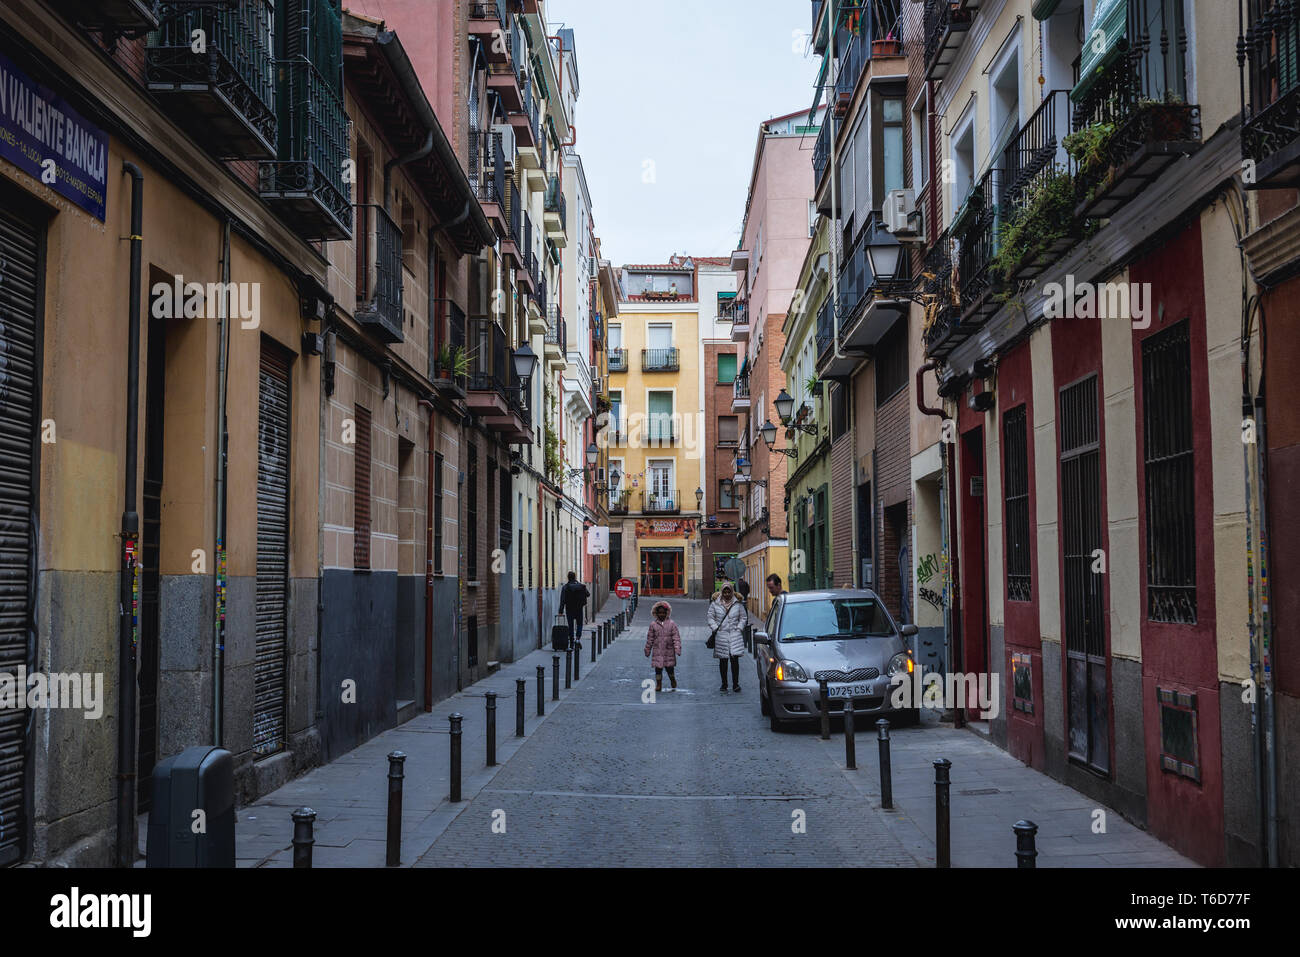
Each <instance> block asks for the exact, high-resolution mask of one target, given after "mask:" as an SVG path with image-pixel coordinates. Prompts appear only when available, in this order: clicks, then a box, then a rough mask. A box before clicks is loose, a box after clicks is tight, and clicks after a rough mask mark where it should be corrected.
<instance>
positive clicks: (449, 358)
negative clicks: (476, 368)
mask: <svg viewBox="0 0 1300 957" xmlns="http://www.w3.org/2000/svg"><path fill="white" fill-rule="evenodd" d="M435 366H436V368H437V371H438V378H439V379H452V378H455V379H463V378H465V376H467V375H469V353H468V352H466V351H465V348H464V347H463V346H453V345H448V344H444V345H443V347H442V348H441V349H439V350H438V354H437V358H436V359H435Z"/></svg>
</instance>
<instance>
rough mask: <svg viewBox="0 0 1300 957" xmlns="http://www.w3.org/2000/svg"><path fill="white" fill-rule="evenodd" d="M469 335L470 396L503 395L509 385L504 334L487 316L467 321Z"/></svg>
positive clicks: (507, 351)
mask: <svg viewBox="0 0 1300 957" xmlns="http://www.w3.org/2000/svg"><path fill="white" fill-rule="evenodd" d="M466 325H467V331H468V333H469V343H468V347H469V384H468V388H469V391H470V392H496V393H498V394H500V395H502V396H504V395H505V394H506V386H507V385H508V384H509V383H510V381H511V380H510V374H511V370H510V368H509V365H510V362H509V359H510V357H509V352H510V348H509V343H508V342H507V340H506V333H505V330H503V329H502V328H501V327H500V326H498V325H497V324H496V323H495V322H493V321H492V320H491V319H489V318H487V317H486V316H476V317H472V318H470V320H469V321H468V323H467V324H466Z"/></svg>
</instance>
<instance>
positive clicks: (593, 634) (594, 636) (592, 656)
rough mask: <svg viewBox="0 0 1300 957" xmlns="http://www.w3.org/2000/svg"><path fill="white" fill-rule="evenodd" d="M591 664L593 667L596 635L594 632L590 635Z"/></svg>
mask: <svg viewBox="0 0 1300 957" xmlns="http://www.w3.org/2000/svg"><path fill="white" fill-rule="evenodd" d="M591 663H592V664H593V665H594V664H595V663H596V633H595V632H594V631H593V632H592V633H591Z"/></svg>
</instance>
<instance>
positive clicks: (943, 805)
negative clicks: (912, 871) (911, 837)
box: [934, 758, 952, 867]
mask: <svg viewBox="0 0 1300 957" xmlns="http://www.w3.org/2000/svg"><path fill="white" fill-rule="evenodd" d="M951 770H952V762H951V761H949V760H948V759H947V758H939V760H937V761H935V762H934V833H935V839H934V844H935V855H936V858H937V859H936V860H935V864H934V866H935V867H952V835H951V833H950V831H949V830H948V785H949V783H950V782H949V778H948V774H949V772H950V771H951Z"/></svg>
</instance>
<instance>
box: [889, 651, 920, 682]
mask: <svg viewBox="0 0 1300 957" xmlns="http://www.w3.org/2000/svg"><path fill="white" fill-rule="evenodd" d="M913 667H914V666H913V664H912V656H911V655H909V654H908V653H907V652H905V651H900V652H899V653H898V654H896V655H894V657H892V658H890V659H889V676H890V677H891V678H892V677H893V676H894V675H910V674H911V673H912V668H913Z"/></svg>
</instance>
